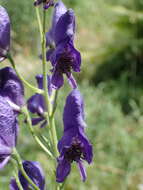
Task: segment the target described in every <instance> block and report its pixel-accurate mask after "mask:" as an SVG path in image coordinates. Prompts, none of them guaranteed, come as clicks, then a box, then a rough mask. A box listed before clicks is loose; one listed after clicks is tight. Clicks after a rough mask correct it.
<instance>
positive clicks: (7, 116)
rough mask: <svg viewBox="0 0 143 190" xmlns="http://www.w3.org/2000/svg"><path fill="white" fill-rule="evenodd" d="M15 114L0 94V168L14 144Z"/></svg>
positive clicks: (7, 159) (16, 125) (7, 158)
mask: <svg viewBox="0 0 143 190" xmlns="http://www.w3.org/2000/svg"><path fill="white" fill-rule="evenodd" d="M16 117H17V114H15V112H14V111H13V109H12V107H11V106H10V105H9V104H8V103H7V100H6V98H4V97H2V96H0V169H2V168H3V167H4V166H5V165H6V164H7V162H8V161H9V159H10V155H11V152H12V148H13V147H15V146H16V141H17V133H18V129H17V128H18V123H17V119H16Z"/></svg>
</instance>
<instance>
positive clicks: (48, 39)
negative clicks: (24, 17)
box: [46, 29, 53, 47]
mask: <svg viewBox="0 0 143 190" xmlns="http://www.w3.org/2000/svg"><path fill="white" fill-rule="evenodd" d="M52 43H53V36H52V30H51V29H50V30H49V31H48V32H47V33H46V47H48V46H51V45H52Z"/></svg>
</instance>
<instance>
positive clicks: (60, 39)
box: [46, 1, 81, 89]
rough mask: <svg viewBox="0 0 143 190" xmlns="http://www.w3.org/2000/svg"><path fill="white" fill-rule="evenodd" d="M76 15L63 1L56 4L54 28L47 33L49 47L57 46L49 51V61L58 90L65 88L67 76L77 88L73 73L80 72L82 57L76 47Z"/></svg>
mask: <svg viewBox="0 0 143 190" xmlns="http://www.w3.org/2000/svg"><path fill="white" fill-rule="evenodd" d="M74 34H75V15H74V12H73V10H71V9H69V10H67V9H66V7H65V6H64V4H63V3H62V1H59V2H58V3H56V4H55V7H54V14H53V20H52V28H51V29H50V30H49V32H48V33H47V36H46V39H47V46H49V47H50V46H51V45H52V44H53V43H54V44H55V49H53V48H52V49H49V50H48V51H47V60H50V61H51V63H52V66H53V68H52V73H53V75H52V81H51V82H52V85H53V87H54V88H56V89H58V88H60V87H61V86H63V83H64V78H63V74H65V75H66V76H67V78H68V81H69V83H70V85H71V86H72V87H73V88H76V87H77V84H76V81H75V79H74V77H73V75H72V73H71V71H72V70H73V71H75V72H80V65H81V56H80V53H79V52H78V51H77V50H76V49H75V47H74Z"/></svg>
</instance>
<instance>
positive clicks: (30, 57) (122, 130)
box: [0, 0, 143, 190]
mask: <svg viewBox="0 0 143 190" xmlns="http://www.w3.org/2000/svg"><path fill="white" fill-rule="evenodd" d="M64 3H65V4H66V5H67V6H68V7H71V8H73V9H74V10H75V14H76V19H77V34H76V41H75V43H76V47H77V48H78V49H79V50H80V51H81V54H82V71H81V73H80V74H75V77H76V78H77V80H78V82H79V86H80V90H81V92H82V94H83V96H84V99H85V111H86V122H87V125H88V128H87V130H86V132H87V135H88V137H89V138H90V139H91V142H92V144H93V147H94V161H93V163H92V164H91V165H90V166H88V165H86V167H87V175H88V178H87V181H86V182H85V183H82V182H81V181H80V176H79V172H78V169H77V168H76V166H75V165H74V164H73V169H72V172H71V175H70V176H69V177H68V180H67V185H66V186H65V190H77V189H78V190H87V189H91V190H109V189H112V190H115V189H116V190H143V116H142V112H143V96H142V94H143V92H142V91H143V90H142V89H143V88H142V87H143V85H142V84H143V1H142V0H116V1H115V0H64ZM0 4H2V5H3V6H4V7H5V8H6V9H7V10H8V13H9V15H10V18H11V23H12V40H11V49H12V52H13V55H14V57H15V61H16V64H17V66H18V69H19V72H20V73H21V74H22V75H23V76H24V77H25V78H26V79H27V80H28V81H31V82H32V83H33V84H35V79H34V75H35V74H36V73H39V72H41V64H40V60H39V58H38V55H39V54H40V43H39V42H40V39H39V33H38V25H37V20H36V14H35V10H34V8H33V2H32V0H24V1H18V0H0ZM47 12H48V13H47V14H48V16H47V30H48V26H49V25H50V18H51V12H52V10H51V9H50V10H48V11H47ZM6 64H9V63H8V62H7V61H5V62H3V63H2V66H5V65H6ZM69 91H70V88H69V86H68V85H65V87H63V88H62V89H61V90H60V95H59V96H60V97H59V101H58V109H57V112H56V126H57V129H58V134H59V138H60V136H61V132H62V116H61V113H62V111H63V106H64V101H63V100H64V99H65V97H66V96H67V94H68V93H69ZM31 94H32V92H30V91H29V90H27V89H26V98H28V97H29V96H30V95H31ZM20 121H21V122H20V123H21V127H20V135H19V140H18V150H19V151H20V153H21V155H22V157H23V158H24V159H29V160H37V161H40V163H41V164H42V166H43V168H44V171H45V174H46V176H47V177H46V179H47V189H53V186H52V184H53V183H52V182H53V180H55V179H54V178H52V179H51V177H49V176H51V175H50V174H51V170H52V169H51V167H52V163H51V161H50V160H49V159H48V158H47V157H46V156H45V154H44V153H43V152H42V151H41V150H40V149H39V147H38V146H37V145H36V144H35V142H34V141H33V139H32V137H31V136H30V134H29V132H28V130H27V128H26V125H25V124H23V118H21V120H20ZM36 130H37V131H39V129H36ZM40 130H41V129H40ZM41 132H43V133H46V131H45V129H42V130H41ZM11 175H12V171H11V166H10V165H8V166H6V168H5V169H4V170H3V171H2V172H0V190H8V184H9V181H10V176H11Z"/></svg>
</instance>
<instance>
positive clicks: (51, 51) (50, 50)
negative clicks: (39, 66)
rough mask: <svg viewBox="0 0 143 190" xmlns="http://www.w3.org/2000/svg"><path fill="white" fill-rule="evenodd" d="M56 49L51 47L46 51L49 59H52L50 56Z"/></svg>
mask: <svg viewBox="0 0 143 190" xmlns="http://www.w3.org/2000/svg"><path fill="white" fill-rule="evenodd" d="M53 52H54V49H53V48H50V49H49V50H48V51H47V52H46V59H47V61H50V56H51V55H52V54H53Z"/></svg>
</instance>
